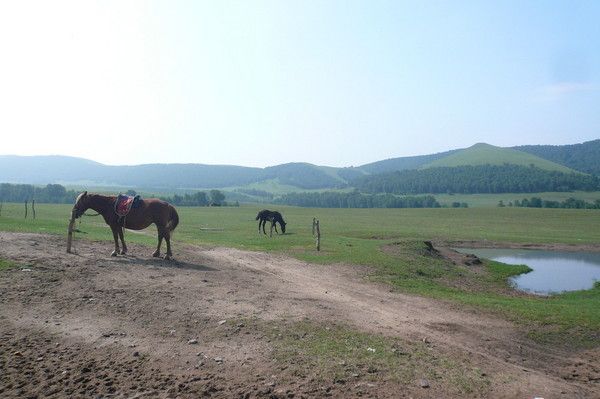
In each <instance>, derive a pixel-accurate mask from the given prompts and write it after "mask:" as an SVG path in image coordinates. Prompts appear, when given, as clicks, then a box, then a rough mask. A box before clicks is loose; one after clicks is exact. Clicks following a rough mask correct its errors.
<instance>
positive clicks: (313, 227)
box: [312, 218, 317, 237]
mask: <svg viewBox="0 0 600 399" xmlns="http://www.w3.org/2000/svg"><path fill="white" fill-rule="evenodd" d="M316 225H317V218H313V226H312V234H313V237H314V236H315V226H316Z"/></svg>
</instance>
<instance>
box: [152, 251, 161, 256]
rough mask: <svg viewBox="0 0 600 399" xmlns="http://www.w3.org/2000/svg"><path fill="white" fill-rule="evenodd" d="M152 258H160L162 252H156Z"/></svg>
mask: <svg viewBox="0 0 600 399" xmlns="http://www.w3.org/2000/svg"><path fill="white" fill-rule="evenodd" d="M152 256H153V257H155V258H160V252H158V251H154V253H153V254H152Z"/></svg>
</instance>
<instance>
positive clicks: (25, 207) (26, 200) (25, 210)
mask: <svg viewBox="0 0 600 399" xmlns="http://www.w3.org/2000/svg"><path fill="white" fill-rule="evenodd" d="M25 219H27V200H25Z"/></svg>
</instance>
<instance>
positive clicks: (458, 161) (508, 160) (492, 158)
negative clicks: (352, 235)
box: [418, 143, 575, 173]
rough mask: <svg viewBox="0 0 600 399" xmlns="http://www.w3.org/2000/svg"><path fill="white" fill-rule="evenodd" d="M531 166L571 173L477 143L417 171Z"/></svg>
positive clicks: (543, 161)
mask: <svg viewBox="0 0 600 399" xmlns="http://www.w3.org/2000/svg"><path fill="white" fill-rule="evenodd" d="M504 164H510V165H521V166H530V165H533V166H535V167H537V168H540V169H543V170H550V171H558V172H563V173H573V172H575V171H574V170H573V169H571V168H568V167H566V166H563V165H559V164H557V163H554V162H552V161H548V160H546V159H543V158H540V157H538V156H535V155H532V154H528V153H526V152H523V151H518V150H515V149H512V148H502V147H496V146H493V145H490V144H485V143H478V144H475V145H473V146H471V147H469V148H465V149H464V150H458V151H455V152H453V153H452V154H450V155H448V156H446V157H443V158H440V159H437V160H435V161H433V162H429V163H427V164H425V165H421V166H420V167H419V168H418V169H426V168H439V167H456V166H467V165H470V166H477V165H504Z"/></svg>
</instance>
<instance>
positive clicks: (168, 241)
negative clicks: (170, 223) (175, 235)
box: [164, 229, 173, 260]
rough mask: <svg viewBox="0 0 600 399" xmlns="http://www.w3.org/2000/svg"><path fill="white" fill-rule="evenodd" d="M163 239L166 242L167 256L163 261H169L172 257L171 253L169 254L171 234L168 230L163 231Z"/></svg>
mask: <svg viewBox="0 0 600 399" xmlns="http://www.w3.org/2000/svg"><path fill="white" fill-rule="evenodd" d="M164 237H165V241H166V242H167V254H166V255H165V259H166V260H169V259H171V257H172V256H173V253H172V252H171V232H170V231H169V229H165V234H164Z"/></svg>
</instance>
